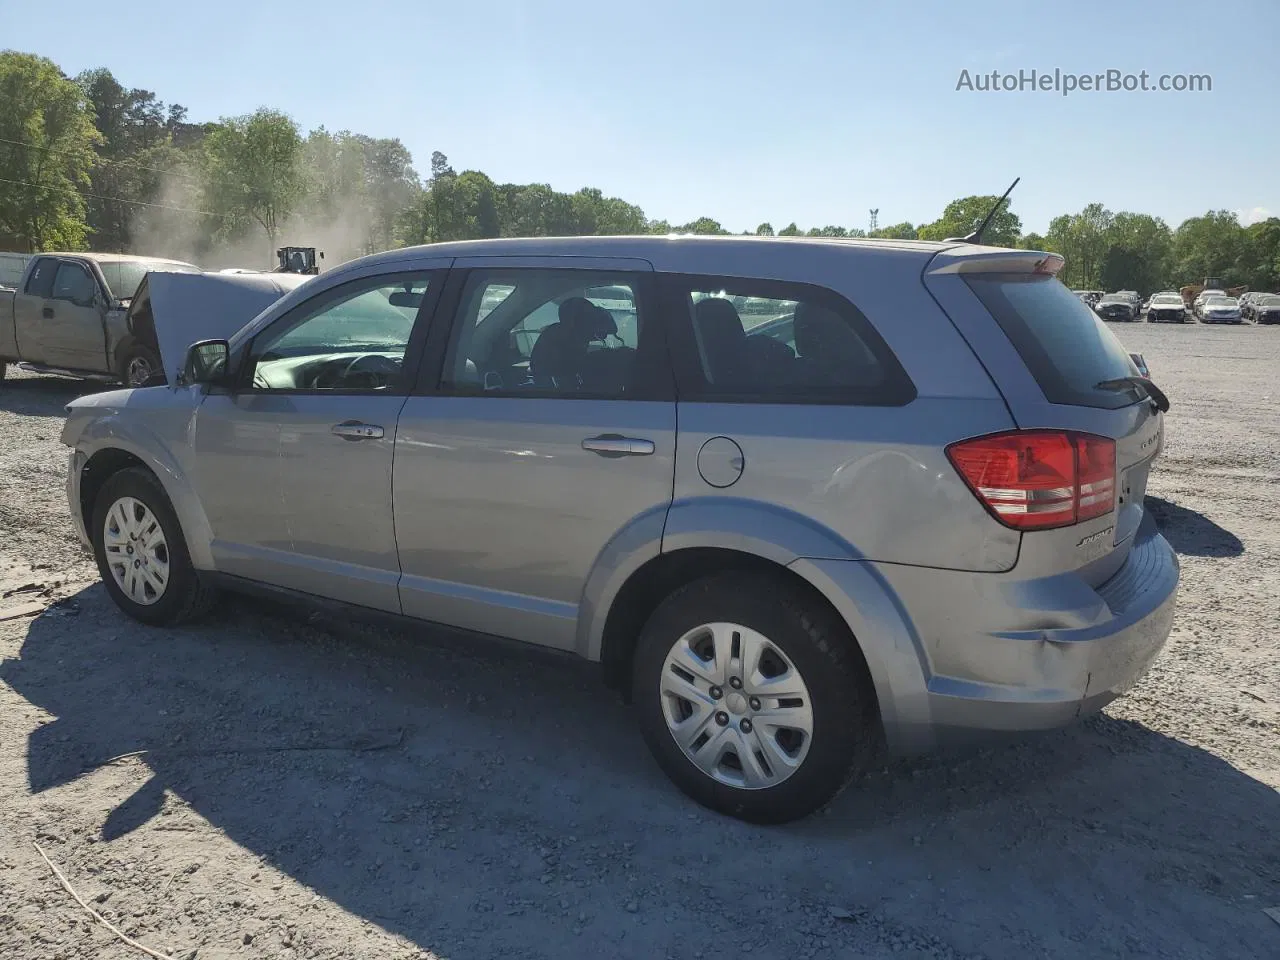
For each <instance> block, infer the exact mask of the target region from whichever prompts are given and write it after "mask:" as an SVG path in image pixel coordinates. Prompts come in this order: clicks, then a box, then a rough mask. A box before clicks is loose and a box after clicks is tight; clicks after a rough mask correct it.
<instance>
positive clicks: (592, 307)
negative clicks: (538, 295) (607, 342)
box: [560, 297, 618, 343]
mask: <svg viewBox="0 0 1280 960" xmlns="http://www.w3.org/2000/svg"><path fill="white" fill-rule="evenodd" d="M560 322H561V323H562V324H564V326H565V328H566V329H567V330H568V331H569V335H570V337H571V338H572V339H574V340H577V341H579V342H587V343H589V342H590V341H592V340H603V339H604V338H605V337H611V336H614V335H615V334H617V332H618V324H617V322H616V321H615V320H614V319H613V314H611V313H610V312H609V311H608V310H606V309H605V308H604V307H600V306H596V304H594V303H592V302H591V301H590V300H588V299H587V298H586V297H570V298H569V299H568V300H565V301H564V302H563V303H562V304H560Z"/></svg>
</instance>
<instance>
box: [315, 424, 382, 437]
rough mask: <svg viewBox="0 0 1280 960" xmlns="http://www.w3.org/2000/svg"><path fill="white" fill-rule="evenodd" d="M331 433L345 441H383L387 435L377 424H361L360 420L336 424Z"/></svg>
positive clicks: (331, 428)
mask: <svg viewBox="0 0 1280 960" xmlns="http://www.w3.org/2000/svg"><path fill="white" fill-rule="evenodd" d="M329 432H330V433H332V434H333V435H334V436H335V437H341V438H342V439H343V440H381V439H382V438H383V436H385V435H386V431H385V430H383V429H382V428H381V427H380V426H378V425H377V424H376V423H361V422H360V421H359V420H344V421H343V422H342V423H335V424H334V425H333V426H332V427H330V428H329Z"/></svg>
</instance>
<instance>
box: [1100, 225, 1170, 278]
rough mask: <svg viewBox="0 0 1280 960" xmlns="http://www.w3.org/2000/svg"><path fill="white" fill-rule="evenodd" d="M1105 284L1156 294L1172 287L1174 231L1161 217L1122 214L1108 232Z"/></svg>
mask: <svg viewBox="0 0 1280 960" xmlns="http://www.w3.org/2000/svg"><path fill="white" fill-rule="evenodd" d="M1106 242H1107V251H1106V253H1105V254H1103V265H1102V284H1103V286H1104V287H1105V288H1106V289H1108V290H1137V291H1140V292H1142V293H1147V294H1150V293H1154V292H1155V291H1157V290H1161V289H1164V288H1165V287H1168V286H1170V285H1171V284H1172V282H1173V281H1172V273H1173V270H1172V264H1171V259H1172V253H1173V231H1171V230H1170V229H1169V225H1168V224H1166V223H1165V222H1164V221H1163V220H1161V219H1159V218H1158V217H1152V216H1149V215H1148V214H1145V213H1128V212H1125V211H1121V212H1120V213H1117V214H1115V216H1113V217H1112V218H1111V224H1110V226H1109V227H1108V228H1107V231H1106Z"/></svg>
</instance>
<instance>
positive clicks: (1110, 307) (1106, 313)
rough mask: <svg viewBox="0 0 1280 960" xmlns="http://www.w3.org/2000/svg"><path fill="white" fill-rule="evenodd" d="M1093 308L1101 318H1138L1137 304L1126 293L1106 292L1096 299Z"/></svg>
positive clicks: (1129, 319) (1125, 319)
mask: <svg viewBox="0 0 1280 960" xmlns="http://www.w3.org/2000/svg"><path fill="white" fill-rule="evenodd" d="M1094 310H1096V311H1097V314H1098V316H1100V317H1101V318H1102V319H1103V320H1124V321H1126V322H1128V321H1131V320H1137V319H1138V310H1137V304H1135V303H1134V302H1133V300H1132V299H1130V297H1129V295H1128V294H1126V293H1108V294H1106V295H1105V296H1103V298H1102V299H1101V300H1099V301H1098V305H1097V306H1096V307H1094Z"/></svg>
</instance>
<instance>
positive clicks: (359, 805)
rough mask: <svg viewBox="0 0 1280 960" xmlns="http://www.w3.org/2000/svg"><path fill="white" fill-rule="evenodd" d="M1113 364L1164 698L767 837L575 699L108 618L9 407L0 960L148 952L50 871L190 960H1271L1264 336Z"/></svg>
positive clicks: (270, 613) (342, 633)
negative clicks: (1163, 554) (716, 808)
mask: <svg viewBox="0 0 1280 960" xmlns="http://www.w3.org/2000/svg"><path fill="white" fill-rule="evenodd" d="M1118 332H1119V333H1120V334H1121V336H1122V338H1123V339H1124V340H1125V341H1126V343H1127V344H1128V345H1129V347H1130V348H1131V349H1135V350H1142V351H1143V352H1145V353H1146V356H1147V358H1148V360H1149V362H1150V363H1151V366H1152V369H1153V371H1154V374H1155V376H1156V378H1157V380H1158V381H1159V382H1160V383H1161V384H1162V385H1163V386H1164V388H1165V389H1166V391H1167V392H1168V394H1169V396H1170V398H1171V400H1172V402H1173V410H1172V412H1171V414H1170V417H1169V421H1168V440H1167V446H1166V450H1165V455H1164V458H1163V460H1162V461H1161V463H1160V465H1159V468H1158V469H1157V471H1156V472H1155V474H1154V475H1153V477H1152V481H1151V484H1150V491H1149V493H1150V495H1151V507H1152V509H1153V510H1155V511H1156V514H1157V517H1158V518H1159V520H1160V522H1161V524H1162V526H1163V528H1164V530H1165V533H1166V535H1167V536H1168V537H1169V538H1170V539H1171V541H1172V542H1173V543H1174V545H1175V546H1176V547H1177V549H1178V551H1179V552H1180V554H1181V555H1182V560H1183V585H1182V593H1181V599H1180V607H1179V615H1178V619H1177V622H1176V625H1175V627H1174V631H1173V635H1172V637H1171V639H1170V643H1169V646H1168V647H1167V649H1166V652H1165V653H1164V655H1163V656H1162V658H1161V659H1160V660H1159V661H1158V662H1157V664H1156V666H1155V668H1154V670H1153V671H1152V673H1151V674H1150V676H1149V677H1147V678H1146V679H1145V680H1144V681H1143V682H1142V683H1140V684H1139V685H1138V686H1137V687H1136V688H1135V689H1134V690H1133V692H1132V693H1131V694H1130V695H1129V696H1128V697H1125V698H1124V699H1122V700H1120V701H1118V702H1116V703H1115V704H1113V705H1112V706H1111V707H1110V708H1108V710H1107V711H1106V712H1105V714H1103V715H1101V716H1099V717H1096V718H1093V719H1091V720H1089V721H1087V722H1084V723H1081V724H1079V725H1077V726H1075V727H1073V728H1071V729H1069V730H1065V731H1060V732H1056V733H1052V734H1047V735H1041V736H1037V737H1034V738H1030V739H1027V740H1022V741H1018V742H1014V743H1008V744H1002V745H999V746H990V747H988V748H985V749H982V750H978V751H972V752H964V753H947V754H943V755H939V756H934V757H930V758H925V759H920V760H913V761H909V762H896V763H893V764H891V765H890V766H889V767H888V768H887V769H885V770H883V771H880V772H878V773H876V774H874V775H873V776H871V777H870V778H868V779H867V780H866V781H864V782H862V783H860V784H858V785H855V786H854V787H853V788H851V789H850V790H848V791H847V792H846V793H845V794H844V795H843V796H842V797H841V799H840V800H839V801H838V802H837V803H836V804H835V805H834V806H833V807H832V808H831V809H830V810H829V811H828V812H827V813H826V814H824V815H821V816H818V817H815V818H812V819H810V820H808V821H805V822H802V823H798V824H793V825H791V826H788V827H784V828H773V829H765V828H759V827H752V826H748V825H745V824H741V823H738V822H735V821H731V820H726V819H723V818H720V817H717V816H715V815H712V814H709V813H707V812H705V811H703V810H702V809H700V808H697V807H695V806H694V805H692V804H691V803H690V802H688V801H686V800H685V799H684V798H683V797H682V795H680V794H679V793H678V792H677V791H676V790H675V789H674V788H673V787H671V786H670V785H668V783H667V782H666V781H665V780H664V778H663V777H662V775H661V774H660V773H659V771H658V770H657V768H656V767H655V765H654V764H653V763H652V762H651V760H650V759H649V757H648V755H647V753H646V751H645V749H644V747H643V745H642V743H641V741H640V737H639V735H638V733H637V731H636V729H635V727H634V725H633V723H632V719H631V717H630V715H629V711H628V709H627V708H626V707H624V706H622V705H620V704H619V703H618V702H617V701H616V699H615V698H614V697H613V696H611V695H610V694H609V693H607V692H606V691H605V690H603V689H602V688H601V687H600V686H599V685H598V684H597V682H596V677H595V673H594V671H593V670H592V669H591V668H589V667H588V666H586V665H583V664H577V663H571V662H565V661H562V660H559V659H556V658H553V657H551V656H547V655H542V654H537V653H534V652H530V651H509V650H494V649H491V648H489V647H483V648H481V647H477V646H476V645H475V644H474V643H473V642H469V641H467V640H465V639H463V638H459V637H454V636H449V635H444V634H441V633H439V632H431V636H430V638H429V639H430V642H426V643H424V642H422V640H423V639H424V638H423V637H422V636H421V634H422V633H425V632H427V631H419V632H418V635H415V634H414V633H412V632H405V633H395V632H388V631H386V630H382V629H372V628H364V627H359V626H355V625H351V624H346V623H336V622H329V621H325V620H320V619H316V618H308V617H307V616H306V615H305V614H303V613H295V612H292V611H289V610H285V609H280V608H272V607H267V606H263V605H260V604H252V603H250V602H248V601H239V600H228V601H226V602H225V604H224V607H223V609H222V610H221V611H220V613H219V616H218V617H216V618H215V619H214V620H213V621H212V622H210V623H208V624H206V625H203V626H200V627H198V628H194V629H189V630H182V631H167V630H158V629H148V628H144V627H140V626H138V625H137V624H134V623H132V622H130V621H127V620H125V619H124V617H123V616H121V615H120V614H118V613H117V612H116V610H115V609H114V608H113V607H112V605H111V603H110V601H109V600H108V598H107V596H106V594H105V592H104V591H103V590H102V588H101V586H99V585H97V584H96V583H95V579H96V578H95V573H94V570H93V568H92V566H91V564H90V563H88V562H87V561H86V559H85V558H84V557H83V556H82V555H81V554H80V552H79V550H78V548H77V546H76V544H75V542H74V541H73V538H72V534H71V530H70V526H69V524H68V522H67V520H66V508H65V505H64V503H63V489H62V484H63V463H64V459H65V452H64V449H63V448H62V447H61V446H60V444H59V443H58V431H59V429H60V426H61V413H62V409H61V406H62V404H63V403H65V402H66V400H68V399H69V398H71V397H72V396H74V395H75V393H76V392H77V391H78V390H81V389H83V387H82V386H81V385H77V384H72V383H70V382H68V381H60V380H55V379H48V378H26V377H19V378H17V379H14V380H12V381H10V382H6V383H5V384H4V385H3V386H2V387H0V595H3V594H5V593H7V594H8V596H7V597H6V598H3V599H0V607H5V606H7V607H10V608H11V607H13V606H15V605H17V604H20V603H25V602H34V603H36V604H38V605H39V606H40V607H43V608H45V609H44V612H43V613H42V614H40V615H39V616H35V617H32V616H27V617H19V618H16V619H10V620H7V621H4V622H0V956H3V957H14V958H23V960H26V958H33V960H34V958H50V960H52V958H68V960H70V958H107V960H111V958H124V957H135V956H141V955H142V954H140V953H137V952H135V951H134V950H132V949H131V948H129V947H127V946H125V945H124V944H122V943H121V942H119V941H118V940H116V939H115V938H114V937H113V936H112V935H111V934H110V933H109V932H108V931H107V930H106V929H105V928H104V927H102V926H101V925H99V924H97V923H94V922H93V921H92V920H91V919H90V918H89V916H88V915H87V914H86V913H85V912H84V911H83V910H82V909H81V908H80V907H79V906H78V905H77V904H76V903H75V902H74V901H73V900H72V898H71V897H70V896H69V895H68V894H67V892H66V891H65V890H64V889H62V887H61V886H59V884H58V882H57V880H56V879H55V877H54V876H53V875H52V873H51V871H50V870H49V868H48V866H47V865H46V864H45V862H44V861H43V860H42V859H41V857H40V855H39V853H38V852H37V850H36V848H35V846H34V845H33V844H35V843H38V844H39V845H40V846H41V847H42V848H43V849H44V851H45V852H46V853H47V854H48V856H49V857H50V859H52V860H53V862H54V863H56V864H57V865H59V867H60V868H61V869H62V870H63V871H64V873H65V874H66V876H67V878H68V879H69V881H70V882H71V884H72V885H73V886H74V887H75V888H76V889H77V890H78V891H79V892H80V894H81V896H83V897H84V898H85V900H86V901H88V902H89V903H90V905H92V906H93V907H94V908H95V909H97V910H98V911H100V912H101V914H102V915H103V916H104V917H106V918H107V919H108V920H111V921H112V922H113V923H115V924H117V925H118V926H119V927H120V928H121V929H122V930H123V931H125V932H126V933H128V934H130V935H131V936H133V937H136V938H137V939H138V940H139V941H141V942H142V943H144V944H146V945H147V946H149V947H152V948H154V949H156V950H158V951H161V952H163V953H166V954H169V955H171V956H173V957H178V958H198V960H213V958H227V957H237V958H242V957H243V958H250V957H273V958H274V957H285V958H294V957H317V958H318V957H325V958H338V957H343V958H355V957H359V958H402V957H449V958H489V957H503V958H508V957H563V956H573V957H578V956H582V957H618V958H632V957H634V958H646V960H648V958H662V957H679V958H700V957H705V958H712V957H718V956H725V955H730V954H732V955H738V954H749V955H751V956H760V957H778V958H783V957H832V958H835V957H887V956H895V957H896V956H901V957H930V958H934V957H941V958H957V957H992V958H1010V960H1014V958H1017V960H1022V958H1026V957H1089V958H1095V957H1169V958H1190V957H1213V958H1248V957H1269V958H1276V957H1280V921H1274V920H1272V919H1270V918H1269V917H1268V915H1267V914H1266V913H1264V908H1269V907H1280V826H1278V824H1280V794H1278V793H1277V788H1278V787H1280V658H1278V657H1277V653H1278V652H1280V641H1278V640H1277V635H1276V631H1277V626H1278V624H1280V589H1278V582H1277V581H1278V578H1280V565H1278V564H1277V560H1278V556H1277V554H1278V553H1280V392H1278V391H1277V384H1276V380H1275V372H1276V369H1277V367H1278V365H1280V329H1276V328H1259V327H1253V326H1246V327H1243V328H1225V329H1224V328H1208V327H1202V326H1198V325H1197V326H1188V327H1173V328H1168V327H1151V326H1146V325H1142V326H1137V325H1135V326H1122V327H1120V328H1119V331H1118ZM11 376H12V374H11ZM25 584H33V585H34V586H32V587H30V588H28V589H26V590H20V589H19V590H16V592H15V588H21V587H22V586H23V585H25ZM139 750H147V751H148V752H147V753H146V754H145V755H142V756H136V757H127V758H123V759H120V758H119V755H121V754H126V753H131V752H134V751H139Z"/></svg>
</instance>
